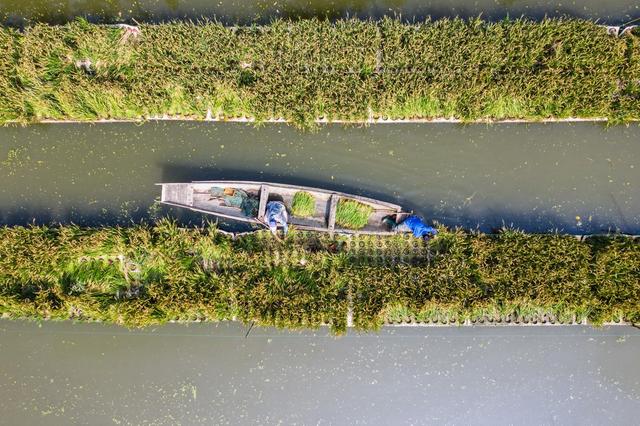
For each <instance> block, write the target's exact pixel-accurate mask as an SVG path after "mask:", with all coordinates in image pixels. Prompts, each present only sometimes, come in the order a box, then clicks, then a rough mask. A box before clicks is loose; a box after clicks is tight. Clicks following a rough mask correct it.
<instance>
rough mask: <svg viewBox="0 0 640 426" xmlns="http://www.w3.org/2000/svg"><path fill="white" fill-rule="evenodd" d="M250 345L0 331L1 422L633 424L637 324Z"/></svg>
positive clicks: (74, 327) (208, 338)
mask: <svg viewBox="0 0 640 426" xmlns="http://www.w3.org/2000/svg"><path fill="white" fill-rule="evenodd" d="M245 334H246V329H245V328H244V327H243V326H241V325H239V324H235V323H225V324H220V325H217V326H214V325H210V324H191V325H189V326H185V325H178V324H169V325H166V326H162V327H159V328H156V329H145V330H136V331H128V330H125V329H122V328H119V327H114V326H104V325H100V324H72V323H70V322H65V323H52V322H45V323H43V324H41V325H39V324H37V323H33V322H20V321H4V320H0V412H1V413H2V420H0V423H3V424H34V425H35V424H43V425H48V426H51V425H68V424H100V425H103V424H114V425H119V424H121V425H129V424H133V425H138V424H153V425H174V424H204V425H212V424H216V425H224V424H234V425H235V424H237V425H241V424H242V425H245V424H314V425H326V424H388V425H409V424H491V425H495V424H507V423H517V424H531V425H540V424H616V425H632V424H637V417H638V413H639V409H638V407H639V405H640V370H639V369H638V368H637V361H638V359H637V358H638V352H640V332H639V331H638V330H637V329H635V328H632V327H621V326H614V327H608V328H602V329H592V328H590V327H580V326H575V327H524V328H523V327H467V328H456V327H445V328H427V329H425V328H386V329H384V330H382V331H381V332H379V333H376V334H355V333H353V334H349V335H347V336H346V337H343V338H339V339H336V338H334V337H331V336H329V335H328V334H327V333H326V331H325V330H319V331H316V332H313V331H305V332H286V331H281V330H274V329H262V328H255V329H253V330H252V331H251V333H250V334H249V336H248V337H246V338H245Z"/></svg>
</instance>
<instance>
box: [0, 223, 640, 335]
mask: <svg viewBox="0 0 640 426" xmlns="http://www.w3.org/2000/svg"><path fill="white" fill-rule="evenodd" d="M349 310H351V312H352V317H353V323H354V325H355V326H356V327H358V328H361V329H374V328H377V327H379V326H380V325H381V324H383V323H384V322H395V321H403V320H406V319H408V318H412V319H413V320H414V321H423V322H424V321H437V322H440V323H442V322H445V323H446V322H456V323H460V322H462V321H464V320H467V319H469V320H473V321H484V320H494V319H495V320H498V319H500V320H509V318H512V319H513V320H514V321H516V320H519V321H525V320H527V319H528V318H534V317H535V316H536V315H537V316H538V317H541V316H542V315H547V316H548V317H550V318H554V320H555V321H563V322H571V321H574V320H575V321H581V320H582V319H588V320H589V321H591V322H593V323H596V324H597V323H602V322H607V321H615V320H620V319H621V318H624V319H626V320H627V321H631V322H640V243H639V242H638V241H634V240H632V239H630V238H623V237H610V238H591V239H588V240H586V241H585V242H580V241H578V240H576V239H575V238H573V237H569V236H561V235H527V234H523V233H520V232H515V231H505V232H503V233H501V234H499V235H497V236H487V235H482V234H465V233H463V232H460V231H448V230H445V229H441V233H440V236H439V238H437V239H436V240H434V241H432V242H431V243H430V245H429V246H425V245H423V243H422V242H421V241H418V240H416V239H412V238H410V237H404V236H398V237H392V238H380V237H375V238H374V237H353V238H351V239H348V238H346V237H337V239H331V238H330V237H329V236H328V235H317V234H315V235H314V234H305V233H300V232H295V231H294V232H293V233H292V235H291V236H290V237H289V238H288V239H287V241H286V242H285V243H284V244H280V243H279V242H277V241H276V240H275V239H273V238H271V237H270V236H269V235H268V233H257V234H253V235H247V236H244V237H241V238H237V239H235V240H234V239H232V238H230V237H228V236H226V235H223V234H221V233H219V232H217V231H216V230H215V229H213V228H210V229H188V230H185V229H179V228H177V227H176V226H175V225H173V224H171V223H168V222H163V223H160V224H158V225H157V226H155V227H145V226H136V227H131V228H103V229H80V228H77V227H61V228H45V227H35V228H22V227H13V228H3V229H1V230H0V314H2V315H3V316H8V317H27V318H33V319H36V318H53V319H68V318H71V319H79V320H102V321H106V322H115V323H121V324H127V325H148V324H156V323H162V322H165V321H168V320H174V319H176V320H209V321H217V320H224V319H232V318H236V319H239V320H242V321H246V322H249V321H256V322H257V323H259V324H265V325H276V326H281V327H317V326H319V325H321V324H330V325H331V326H332V328H333V329H334V330H335V331H342V330H344V329H345V327H346V325H347V316H348V315H347V313H348V311H349Z"/></svg>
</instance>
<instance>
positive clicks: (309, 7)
mask: <svg viewBox="0 0 640 426" xmlns="http://www.w3.org/2000/svg"><path fill="white" fill-rule="evenodd" d="M383 15H388V16H398V15H400V16H403V17H404V18H406V19H413V18H417V19H422V18H425V17H427V16H432V17H435V18H439V17H444V16H463V17H476V16H479V15H482V16H483V17H484V18H486V19H494V20H495V19H502V18H504V17H506V16H512V17H519V16H527V17H530V18H533V19H540V18H541V17H543V16H545V15H548V16H564V15H570V16H575V17H581V18H587V19H597V20H599V21H600V22H603V23H608V24H611V25H620V24H623V23H625V22H628V21H630V20H632V19H634V18H638V17H640V5H639V4H638V2H636V1H631V0H607V1H602V0H573V1H561V0H474V1H472V0H426V1H421V0H375V1H368V0H248V1H242V0H217V1H209V0H120V1H118V0H109V1H98V0H82V1H73V0H32V1H24V0H1V1H0V20H1V21H3V22H4V23H8V24H12V25H24V24H25V23H28V22H34V21H44V22H50V23H62V22H67V21H69V20H72V19H74V18H75V17H77V16H85V17H88V18H89V19H90V20H92V21H97V22H119V21H131V20H134V19H135V20H137V21H166V20H171V19H198V18H200V17H203V16H204V17H209V18H216V19H219V20H221V21H222V22H225V23H249V22H267V21H269V20H271V19H273V18H279V17H280V18H306V17H312V16H317V17H329V18H338V17H346V16H358V17H363V18H364V17H371V18H379V17H381V16H383Z"/></svg>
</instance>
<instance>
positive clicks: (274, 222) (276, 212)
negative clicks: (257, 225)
mask: <svg viewBox="0 0 640 426" xmlns="http://www.w3.org/2000/svg"><path fill="white" fill-rule="evenodd" d="M265 219H266V221H267V225H269V230H270V231H271V233H272V234H273V235H275V236H277V232H278V226H282V228H283V231H284V236H285V237H286V236H287V232H288V231H289V225H287V221H288V220H289V215H288V214H287V208H286V207H285V206H284V203H282V202H281V201H269V202H268V203H267V211H266V214H265Z"/></svg>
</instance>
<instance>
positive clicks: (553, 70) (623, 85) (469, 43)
mask: <svg viewBox="0 0 640 426" xmlns="http://www.w3.org/2000/svg"><path fill="white" fill-rule="evenodd" d="M0 43H1V44H2V59H1V60H0V121H3V122H8V121H18V122H31V121H37V120H42V119H53V120H95V119H139V118H148V117H153V116H162V115H170V116H179V117H188V118H193V119H204V118H207V117H209V118H221V119H225V118H238V117H249V118H252V119H256V120H258V121H260V120H267V119H286V120H288V121H290V122H293V123H295V124H297V125H299V126H308V125H310V124H311V123H313V122H314V121H316V120H317V119H326V120H368V119H372V118H394V119H415V118H426V119H431V118H441V117H445V118H458V119H461V120H475V119H505V118H521V119H531V120H539V119H545V118H567V117H581V118H608V119H610V120H612V121H625V120H630V119H638V118H640V37H639V36H638V34H637V31H635V32H634V31H627V32H625V33H624V35H622V36H616V35H610V34H609V33H608V32H607V31H606V29H605V28H603V27H601V26H598V25H596V24H595V23H593V22H589V21H584V20H576V19H546V20H543V21H540V22H532V21H528V20H523V19H518V20H504V21H500V22H492V23H490V22H485V21H482V20H479V19H474V20H461V19H443V20H436V21H426V22H416V23H407V22H402V21H400V20H395V19H389V18H386V19H383V20H380V21H362V20H341V21H337V22H329V21H325V20H317V19H312V20H301V21H295V22H289V21H275V22H273V23H272V24H270V25H266V26H249V27H225V26H223V25H221V24H219V23H215V22H198V23H184V22H174V23H166V24H157V25H142V26H141V27H139V28H132V27H123V26H106V25H93V24H89V23H87V22H86V21H83V20H79V21H76V22H73V23H69V24H66V25H63V26H49V25H44V24H36V25H33V26H31V27H28V28H25V29H22V30H17V29H12V28H2V29H0Z"/></svg>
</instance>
